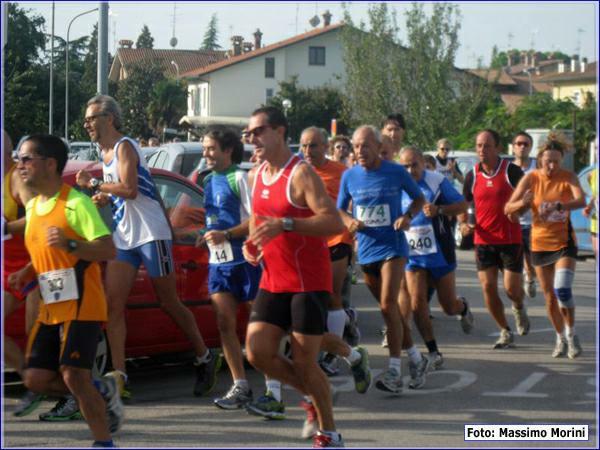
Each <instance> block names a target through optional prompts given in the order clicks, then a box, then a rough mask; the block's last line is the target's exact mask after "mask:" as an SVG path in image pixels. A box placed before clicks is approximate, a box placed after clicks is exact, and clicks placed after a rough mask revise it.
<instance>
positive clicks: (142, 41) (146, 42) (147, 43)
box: [135, 25, 154, 48]
mask: <svg viewBox="0 0 600 450" xmlns="http://www.w3.org/2000/svg"><path fill="white" fill-rule="evenodd" d="M135 47H136V48H154V38H153V37H152V35H151V34H150V29H149V28H148V25H144V26H143V28H142V33H141V34H140V35H139V36H138V38H137V41H136V43H135Z"/></svg>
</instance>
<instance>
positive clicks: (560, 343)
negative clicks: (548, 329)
mask: <svg viewBox="0 0 600 450" xmlns="http://www.w3.org/2000/svg"><path fill="white" fill-rule="evenodd" d="M567 348H568V347H567V341H566V340H565V339H564V338H559V337H557V338H556V345H555V346H554V350H553V351H552V357H553V358H560V357H562V356H565V355H566V354H567Z"/></svg>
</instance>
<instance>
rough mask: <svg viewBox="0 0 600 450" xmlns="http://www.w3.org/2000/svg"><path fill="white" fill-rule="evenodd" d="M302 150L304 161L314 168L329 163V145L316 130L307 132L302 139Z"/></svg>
mask: <svg viewBox="0 0 600 450" xmlns="http://www.w3.org/2000/svg"><path fill="white" fill-rule="evenodd" d="M300 150H301V151H302V154H303V155H304V160H305V161H306V162H307V163H309V164H310V165H313V166H317V167H319V166H322V165H323V164H325V162H326V161H327V160H326V158H325V153H326V152H327V144H326V143H325V142H323V136H321V133H318V132H316V131H314V130H309V131H305V132H304V133H302V136H301V137H300Z"/></svg>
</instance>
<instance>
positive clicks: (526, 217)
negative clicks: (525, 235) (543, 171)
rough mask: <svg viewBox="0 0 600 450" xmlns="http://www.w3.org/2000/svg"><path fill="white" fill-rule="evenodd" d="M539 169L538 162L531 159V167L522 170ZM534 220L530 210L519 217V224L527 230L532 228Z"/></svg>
mask: <svg viewBox="0 0 600 450" xmlns="http://www.w3.org/2000/svg"><path fill="white" fill-rule="evenodd" d="M536 168H537V161H536V160H535V159H533V158H530V159H529V167H526V168H522V167H521V169H522V170H523V172H525V173H527V172H531V171H532V170H535V169H536ZM532 220H533V216H532V215H531V209H528V210H527V211H526V212H525V213H524V214H523V215H522V216H521V217H519V223H520V224H521V226H522V227H524V228H527V227H531V222H532Z"/></svg>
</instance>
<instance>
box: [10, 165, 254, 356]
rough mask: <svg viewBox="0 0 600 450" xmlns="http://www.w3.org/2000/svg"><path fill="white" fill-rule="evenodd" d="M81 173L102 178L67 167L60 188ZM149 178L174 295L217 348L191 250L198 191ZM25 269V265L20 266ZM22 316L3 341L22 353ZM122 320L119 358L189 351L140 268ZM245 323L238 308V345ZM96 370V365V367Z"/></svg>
mask: <svg viewBox="0 0 600 450" xmlns="http://www.w3.org/2000/svg"><path fill="white" fill-rule="evenodd" d="M81 169H86V170H88V171H89V172H91V173H92V175H93V176H95V177H101V176H102V168H101V165H100V164H99V163H97V162H89V161H69V162H68V164H67V167H66V168H65V171H64V173H63V179H64V180H65V182H67V183H68V184H70V185H75V174H76V173H77V171H79V170H81ZM151 173H152V176H153V178H154V181H155V183H156V187H157V189H158V192H159V193H160V195H161V197H162V199H163V203H164V207H165V209H166V212H167V216H168V217H169V219H170V221H171V225H172V227H173V231H174V233H175V239H174V241H173V259H174V263H175V272H176V274H177V293H178V295H179V298H180V299H181V300H182V301H183V302H184V303H185V305H186V306H187V307H188V308H189V309H190V310H191V311H192V313H193V314H194V317H195V318H196V322H197V323H198V327H199V329H200V332H201V333H202V336H203V338H204V340H205V342H206V345H207V346H208V347H219V346H220V338H219V331H218V329H217V323H216V319H215V315H214V312H213V309H212V306H211V302H210V298H209V295H208V286H207V278H208V252H207V250H206V249H205V248H196V247H195V246H194V244H195V240H196V237H197V236H198V231H199V230H200V229H202V228H204V196H203V193H202V190H201V189H200V188H198V187H197V186H195V185H194V184H193V183H191V182H190V181H189V180H187V179H186V178H184V177H182V176H180V175H177V174H175V173H173V172H168V171H165V170H161V169H151ZM78 189H79V188H78ZM157 213H160V212H157ZM101 214H102V217H103V218H104V220H105V221H106V222H107V224H108V225H109V229H112V228H111V227H110V222H111V212H110V206H106V207H104V208H102V210H101ZM25 263H26V261H25V262H24V263H23V264H25ZM24 310H25V308H20V309H19V311H17V312H15V313H14V314H13V315H12V316H11V317H9V319H8V320H7V323H6V328H5V330H6V331H5V332H6V333H7V335H9V336H11V337H13V338H14V339H15V340H16V341H17V342H18V343H19V344H20V345H21V346H23V347H24V345H25V341H26V339H25V334H24V330H25V326H24V323H25V318H24V316H25V314H24V313H25V311H24ZM126 315H127V341H126V343H125V353H126V356H127V357H128V358H136V357H141V356H155V355H158V354H165V353H179V352H187V351H191V350H192V346H191V344H190V342H189V341H188V339H187V338H186V337H185V335H184V334H183V332H182V331H181V330H180V329H179V328H178V327H177V326H176V325H175V323H174V322H173V321H172V320H171V319H170V318H169V317H168V316H167V315H166V314H165V313H164V312H162V311H161V309H160V307H159V305H158V302H157V301H156V297H155V295H154V291H153V289H152V285H151V282H150V279H149V278H148V275H147V273H146V269H145V268H144V266H143V265H142V266H141V268H140V270H139V272H138V276H137V279H136V281H135V283H134V285H133V289H132V290H131V293H130V295H129V300H128V301H127V310H126ZM247 323H248V311H247V309H246V308H245V307H244V308H240V309H239V311H238V320H237V324H238V336H239V338H240V340H241V342H243V339H244V337H245V334H246V326H247ZM100 347H101V348H102V347H103V345H101V346H100ZM103 353H104V354H105V353H106V352H102V351H101V350H99V354H100V355H99V356H102V354H103ZM102 364H103V362H102V361H100V362H99V365H102Z"/></svg>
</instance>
